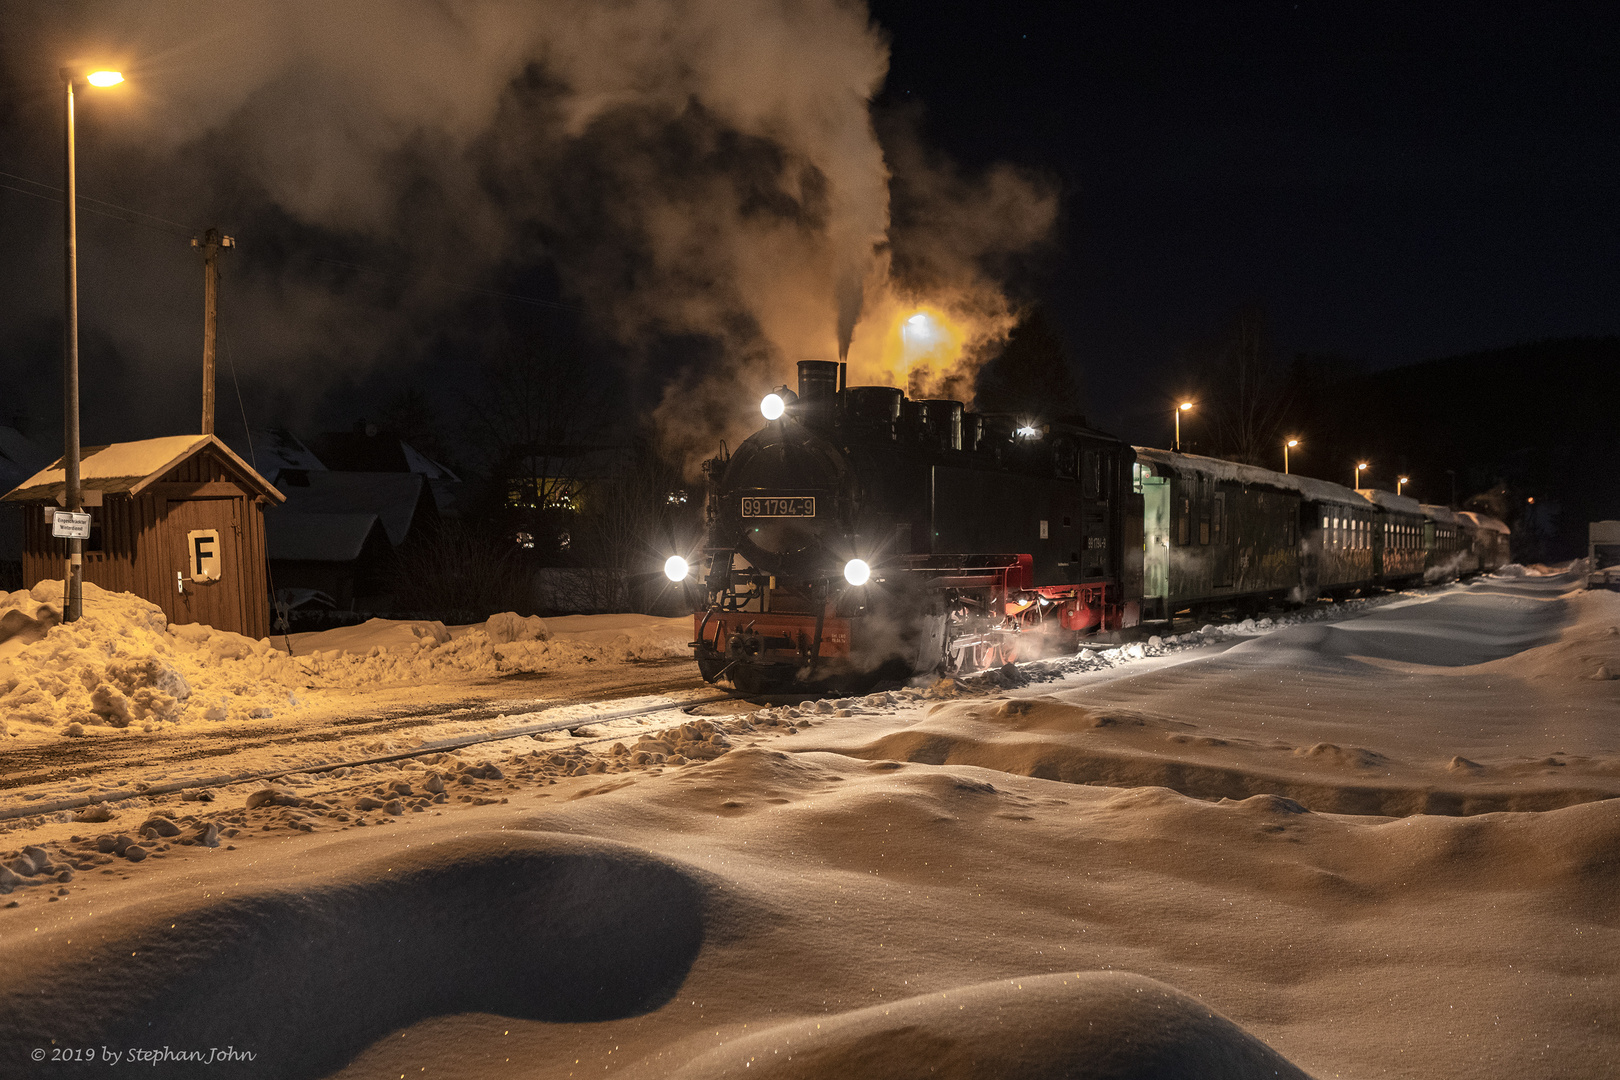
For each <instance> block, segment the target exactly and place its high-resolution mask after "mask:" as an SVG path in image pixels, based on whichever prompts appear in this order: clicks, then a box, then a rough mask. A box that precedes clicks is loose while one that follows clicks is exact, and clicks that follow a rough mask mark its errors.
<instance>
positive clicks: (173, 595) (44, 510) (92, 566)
mask: <svg viewBox="0 0 1620 1080" xmlns="http://www.w3.org/2000/svg"><path fill="white" fill-rule="evenodd" d="M79 475H80V479H81V486H82V488H83V490H84V503H85V509H86V510H88V511H89V512H90V517H91V524H90V539H88V540H86V541H84V580H86V581H89V582H93V583H94V584H96V585H99V586H101V587H102V588H103V589H110V590H114V591H118V592H130V593H134V594H135V595H136V596H139V597H142V598H144V599H146V600H150V601H152V602H153V603H154V604H156V605H158V606H159V607H160V608H162V609H163V613H164V614H165V615H167V616H168V619H169V621H170V622H171V623H204V624H206V625H208V626H212V627H213V628H215V629H216V630H230V631H234V632H235V633H238V634H245V635H247V636H248V637H251V638H262V637H265V636H267V635H268V634H269V633H270V606H269V594H270V590H269V585H268V582H267V579H266V569H265V542H264V506H265V503H266V502H270V503H280V502H282V501H283V500H284V499H285V498H286V497H285V496H284V495H282V494H281V492H279V491H277V490H276V489H275V487H273V486H272V485H271V484H270V483H269V481H267V480H265V479H264V477H262V476H260V475H259V474H258V473H257V472H255V471H254V470H253V469H252V467H251V466H249V465H248V464H247V462H245V461H243V460H242V459H241V458H239V457H237V456H236V455H235V454H234V453H232V452H231V450H230V448H228V447H227V446H226V445H225V444H224V443H222V442H220V441H219V439H217V438H215V437H214V436H212V435H175V436H171V437H169V438H163V439H145V440H142V441H141V442H128V443H113V444H112V445H110V446H87V447H84V448H83V450H82V451H81V453H80V469H79ZM66 492H67V480H66V477H65V476H64V475H63V470H62V462H61V460H60V459H59V460H57V461H56V462H55V463H54V464H52V465H51V466H50V467H49V468H46V469H44V470H42V471H40V472H38V473H36V474H35V475H34V476H32V477H30V478H29V479H27V480H25V481H24V482H23V483H22V484H21V485H19V486H18V487H17V488H15V489H14V490H12V491H11V492H9V493H7V494H6V495H5V496H3V498H4V499H5V500H6V501H9V502H15V503H21V504H23V505H24V506H25V507H28V509H27V511H26V512H25V513H24V515H23V581H24V586H25V587H30V588H31V587H32V586H33V585H34V584H36V583H37V582H39V581H42V580H45V579H47V578H60V577H62V576H63V575H64V574H65V573H66V566H67V543H68V542H67V541H66V540H58V539H56V538H54V537H53V536H51V521H50V518H51V515H52V514H53V513H54V512H55V510H56V509H57V508H58V507H60V506H62V505H63V504H64V502H65V501H66ZM36 508H37V509H36Z"/></svg>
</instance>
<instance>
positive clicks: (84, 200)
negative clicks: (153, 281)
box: [0, 170, 200, 237]
mask: <svg viewBox="0 0 1620 1080" xmlns="http://www.w3.org/2000/svg"><path fill="white" fill-rule="evenodd" d="M0 177H5V178H6V179H8V180H16V181H18V182H19V183H24V184H32V185H33V186H34V187H37V188H43V189H44V190H45V191H48V192H52V194H50V195H45V194H42V193H41V192H38V191H30V190H28V189H27V188H20V187H13V186H12V185H10V184H0V188H4V189H5V190H7V191H15V192H17V193H18V194H21V195H31V196H33V197H34V198H36V199H44V200H45V201H46V202H53V203H57V204H60V203H62V202H64V201H65V199H64V195H65V194H66V193H65V192H63V190H62V189H61V188H59V187H54V186H52V185H51V184H45V183H41V182H40V181H38V180H30V179H29V178H28V177H26V176H18V175H17V174H16V173H10V172H6V171H4V170H0ZM78 203H79V209H80V210H83V211H85V212H87V213H91V214H100V215H101V216H102V217H110V218H113V219H114V220H116V221H122V222H124V223H125V224H128V225H139V226H141V227H143V228H147V229H151V230H153V231H154V232H161V233H164V234H165V235H170V236H187V237H189V236H194V235H196V234H197V232H199V231H200V230H197V229H194V228H192V227H191V226H189V225H186V224H184V223H182V222H179V221H171V220H169V219H168V218H166V217H159V216H158V215H157V214H148V213H147V212H146V211H144V210H136V209H135V208H134V207H131V206H122V205H120V204H118V203H114V202H108V201H107V200H105V199H93V198H91V197H90V196H88V195H80V196H79V197H78ZM89 204H95V205H89ZM97 206H104V207H107V210H98V209H96V207H97ZM109 210H117V211H119V214H132V215H134V218H147V219H149V220H146V221H139V220H134V219H132V218H128V217H120V216H119V214H114V213H109V212H108V211H109ZM152 222H158V223H159V224H156V225H154V224H152Z"/></svg>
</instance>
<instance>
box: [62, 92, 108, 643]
mask: <svg viewBox="0 0 1620 1080" xmlns="http://www.w3.org/2000/svg"><path fill="white" fill-rule="evenodd" d="M61 75H62V87H63V90H64V91H65V93H66V106H67V109H66V113H65V120H66V127H65V133H66V139H65V141H64V144H63V145H64V147H65V151H66V152H65V154H64V157H63V163H64V167H65V169H66V171H67V188H66V191H65V195H66V197H65V198H64V200H63V203H64V205H65V208H66V215H65V219H64V225H65V227H66V236H65V238H66V249H65V250H66V256H67V258H66V264H67V265H66V273H65V278H64V283H63V284H64V291H65V293H66V297H67V312H66V314H67V318H66V326H65V329H64V332H63V356H62V364H63V367H62V429H63V430H62V444H63V445H62V472H63V474H64V478H65V479H66V481H67V492H66V502H67V507H66V509H68V510H70V511H72V512H73V513H75V514H77V513H82V512H83V510H84V491H83V488H82V485H81V484H80V483H79V221H78V176H77V174H76V170H75V168H74V160H73V84H74V83H75V82H80V81H82V82H85V83H87V84H89V85H90V86H117V85H118V84H119V83H121V82H123V81H124V77H123V76H122V75H120V74H119V73H118V72H116V71H92V72H90V73H88V74H83V73H80V72H77V71H75V70H74V69H72V68H63V69H62V71H61ZM63 607H64V608H65V609H66V610H65V611H63V612H62V621H63V622H74V621H76V620H77V619H78V618H79V616H81V615H83V614H84V541H83V540H79V539H76V538H75V539H70V540H68V568H67V598H66V603H65V604H63Z"/></svg>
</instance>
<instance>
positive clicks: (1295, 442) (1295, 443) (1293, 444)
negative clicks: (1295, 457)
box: [1288, 439, 1299, 450]
mask: <svg viewBox="0 0 1620 1080" xmlns="http://www.w3.org/2000/svg"><path fill="white" fill-rule="evenodd" d="M1298 445H1299V440H1298V439H1289V440H1288V448H1289V449H1290V450H1292V449H1293V448H1294V447H1296V446H1298Z"/></svg>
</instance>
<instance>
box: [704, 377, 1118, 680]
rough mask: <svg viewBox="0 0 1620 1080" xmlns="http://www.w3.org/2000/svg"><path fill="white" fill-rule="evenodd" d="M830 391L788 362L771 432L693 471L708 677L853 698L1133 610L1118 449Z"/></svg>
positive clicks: (1067, 430)
mask: <svg viewBox="0 0 1620 1080" xmlns="http://www.w3.org/2000/svg"><path fill="white" fill-rule="evenodd" d="M842 381H843V376H842V366H841V365H838V364H834V363H831V362H826V361H802V362H801V363H800V364H799V387H798V391H797V393H794V392H793V391H790V390H789V389H788V388H786V387H781V388H778V390H777V392H776V393H775V394H774V395H772V396H771V397H768V398H767V399H766V401H765V403H764V404H763V405H762V412H763V413H764V414H765V415H766V417H767V423H766V424H765V426H764V427H763V428H762V429H761V430H760V431H758V432H756V433H755V434H754V435H752V436H750V437H749V438H748V439H747V440H745V441H744V442H743V443H742V444H741V445H740V446H739V447H738V448H737V450H736V452H735V453H733V454H731V455H730V456H729V457H720V458H715V459H712V460H710V461H709V462H708V463H706V465H705V471H706V473H707V474H708V477H709V501H708V506H707V513H708V517H709V533H708V536H709V542H708V547H707V549H706V552H705V554H706V555H707V556H708V572H707V575H706V577H705V593H706V597H705V604H704V608H703V610H702V611H699V612H697V613H696V614H695V616H694V627H695V631H696V632H695V636H694V642H693V648H694V651H695V653H696V655H697V659H698V663H699V667H700V669H701V670H702V672H703V674H704V676H705V678H707V679H709V680H710V681H716V680H719V679H726V680H728V681H731V682H732V683H733V684H735V685H737V686H738V687H739V688H741V689H744V690H749V691H761V690H768V689H776V688H782V689H785V688H791V687H799V688H806V689H809V688H847V689H854V688H858V687H860V686H863V685H871V684H872V683H873V682H875V681H878V680H882V679H902V678H905V677H909V676H910V675H913V674H916V673H919V672H923V671H928V670H932V669H943V670H957V669H960V668H963V667H975V666H984V665H986V664H991V663H1001V662H1005V661H1006V660H1008V659H1012V658H1014V657H1015V656H1018V655H1029V654H1031V653H1034V652H1039V651H1046V650H1047V649H1049V648H1051V647H1053V643H1054V642H1067V643H1071V644H1072V642H1073V641H1074V640H1076V639H1077V638H1078V636H1079V635H1081V634H1083V633H1088V632H1097V631H1101V630H1108V629H1117V628H1118V627H1120V626H1121V625H1122V624H1124V623H1125V622H1126V621H1127V620H1128V619H1130V618H1133V617H1134V609H1132V610H1131V611H1127V609H1126V602H1125V592H1126V580H1125V579H1126V576H1127V574H1126V566H1127V563H1128V562H1129V560H1128V559H1127V550H1126V549H1127V542H1128V541H1130V542H1132V543H1139V542H1140V540H1139V536H1133V537H1127V535H1126V532H1127V530H1126V521H1127V518H1128V517H1129V516H1130V515H1128V514H1127V504H1128V503H1129V502H1130V500H1131V495H1130V488H1129V483H1128V479H1127V478H1128V476H1129V471H1130V468H1131V465H1132V459H1133V455H1132V454H1131V451H1130V448H1129V447H1127V446H1125V445H1124V444H1122V443H1121V442H1119V440H1117V439H1114V438H1112V437H1110V436H1107V435H1104V434H1102V433H1100V432H1096V431H1092V430H1091V429H1089V428H1087V427H1085V426H1084V425H1083V424H1080V423H1062V422H1053V423H1051V424H1046V425H1042V426H1040V427H1036V426H1034V425H1032V424H1030V423H1028V422H1026V421H1021V420H1019V419H1018V418H1014V417H1009V416H998V415H978V414H973V413H970V412H968V411H966V410H965V409H964V407H963V405H962V403H961V402H957V401H947V400H908V399H907V398H906V397H905V395H904V394H903V393H902V392H901V391H900V390H898V389H896V388H893V387H853V388H845V387H844V386H843V385H842ZM773 399H774V400H773ZM773 414H774V415H773ZM1135 516H1136V518H1137V520H1139V519H1140V515H1139V514H1137V515H1135ZM1137 565H1138V567H1139V565H1140V562H1139V560H1137ZM1138 576H1139V571H1138Z"/></svg>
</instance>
